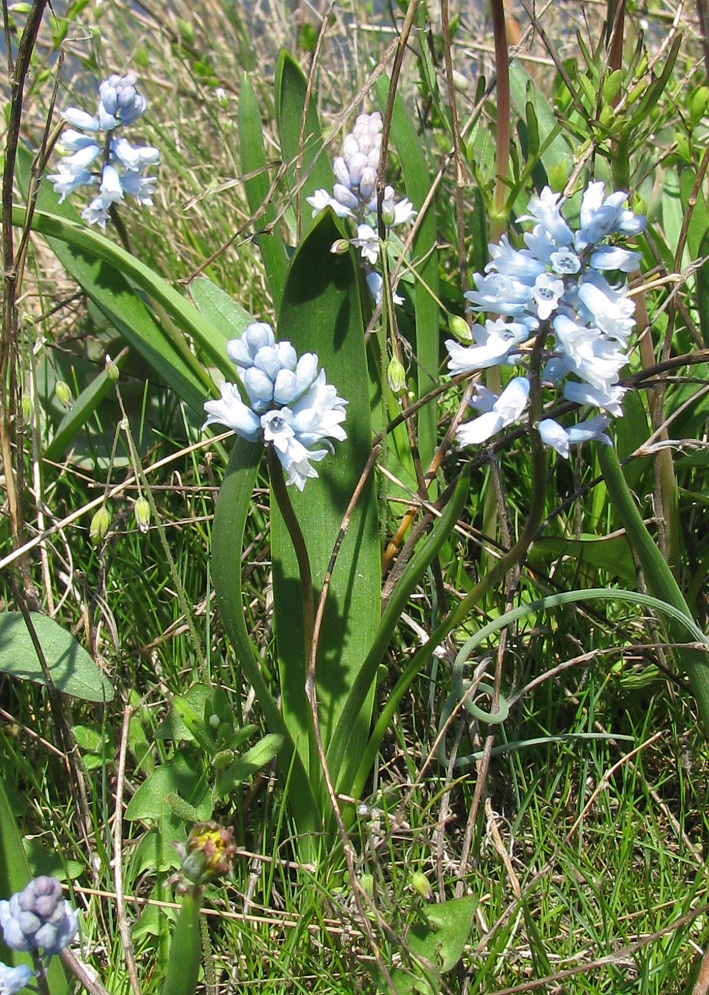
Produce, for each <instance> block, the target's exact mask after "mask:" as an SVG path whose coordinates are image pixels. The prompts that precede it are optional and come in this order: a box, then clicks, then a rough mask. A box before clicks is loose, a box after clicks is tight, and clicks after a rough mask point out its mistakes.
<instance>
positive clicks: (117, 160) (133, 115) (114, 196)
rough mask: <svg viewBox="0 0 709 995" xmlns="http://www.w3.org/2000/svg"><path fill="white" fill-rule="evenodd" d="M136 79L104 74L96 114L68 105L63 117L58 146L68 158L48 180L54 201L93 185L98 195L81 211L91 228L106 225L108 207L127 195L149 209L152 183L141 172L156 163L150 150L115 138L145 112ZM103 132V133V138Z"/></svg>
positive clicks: (156, 153)
mask: <svg viewBox="0 0 709 995" xmlns="http://www.w3.org/2000/svg"><path fill="white" fill-rule="evenodd" d="M136 83H137V79H136V77H135V76H134V75H133V74H132V73H129V74H128V75H127V76H116V75H115V74H114V75H112V76H109V77H108V79H107V80H104V81H103V83H101V85H100V86H99V101H98V110H97V112H96V114H95V115H91V114H88V113H87V112H86V111H83V110H80V109H79V108H78V107H68V108H67V109H66V110H65V111H62V115H61V116H62V117H63V118H64V120H65V121H66V122H67V124H69V125H71V128H69V129H68V130H67V131H64V132H63V133H62V136H61V138H60V143H61V145H62V147H63V148H64V149H65V150H66V151H67V152H69V153H71V154H70V155H67V156H65V157H64V158H63V159H61V160H60V162H59V165H58V166H57V172H56V173H52V174H51V175H50V176H48V177H47V178H48V179H49V181H50V182H51V183H52V184H53V185H54V189H55V191H56V192H57V193H59V194H61V197H60V199H59V203H60V204H61V203H62V201H63V200H64V199H65V198H66V197H68V196H69V194H71V193H73V192H74V191H75V190H78V189H80V188H81V187H95V186H96V185H98V195H97V196H96V197H94V199H93V200H92V201H91V203H90V204H89V206H88V207H87V208H85V209H84V211H83V212H82V215H81V216H82V217H83V219H84V220H85V221H86V222H87V223H88V224H90V225H93V224H98V225H99V226H100V227H101V228H105V227H106V222H107V221H108V219H109V211H110V208H111V205H112V204H117V203H119V202H120V201H121V200H123V198H124V197H125V196H126V195H128V196H130V197H135V199H136V200H137V201H138V203H139V204H141V205H143V204H144V205H147V206H148V207H150V206H152V203H153V201H152V197H153V194H154V193H155V186H156V183H157V180H156V179H155V177H154V176H146V175H145V171H146V170H147V169H148V168H149V167H150V166H155V165H157V163H158V162H159V161H160V153H159V151H158V150H157V149H155V148H152V147H151V146H147V145H145V146H134V145H131V144H130V142H128V141H127V140H126V139H125V138H123V137H120V136H118V135H117V134H116V132H117V130H118V129H119V128H121V127H122V126H123V125H128V124H133V122H134V121H137V120H138V118H139V117H141V116H142V115H143V114H144V113H145V110H146V107H147V102H146V100H145V97H142V96H141V95H140V94H139V93H138V92H137V91H136V88H135V87H136ZM102 133H103V134H102Z"/></svg>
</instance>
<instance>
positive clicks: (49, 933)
mask: <svg viewBox="0 0 709 995" xmlns="http://www.w3.org/2000/svg"><path fill="white" fill-rule="evenodd" d="M0 928H2V934H3V939H4V941H5V945H6V946H7V947H9V948H10V950H24V951H28V952H29V953H31V954H33V955H37V956H39V957H41V958H42V960H43V961H44V964H45V966H46V964H47V963H48V962H49V961H50V960H51V958H52V957H53V956H54V955H55V954H58V953H59V951H60V950H63V949H64V947H66V946H68V944H70V943H71V942H72V940H73V939H74V937H75V936H76V933H77V930H78V928H79V924H78V918H77V914H76V912H75V911H74V909H72V907H71V905H70V904H69V902H67V901H65V900H64V898H63V896H62V888H61V885H60V884H59V882H58V881H57V880H55V878H51V877H47V876H46V875H40V877H37V878H33V880H32V881H30V883H29V884H28V885H27V887H26V888H25V889H24V890H23V891H18V892H16V893H15V894H14V895H13V896H12V897H11V898H10V899H9V901H0ZM32 977H33V972H32V971H31V970H30V968H29V967H27V966H26V965H25V964H20V965H19V966H17V967H8V966H7V965H6V964H0V993H2V995H15V993H16V992H19V991H20V990H21V989H22V988H24V987H25V986H26V985H27V984H29V982H30V980H31V978H32Z"/></svg>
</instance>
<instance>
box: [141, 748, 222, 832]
mask: <svg viewBox="0 0 709 995" xmlns="http://www.w3.org/2000/svg"><path fill="white" fill-rule="evenodd" d="M168 795H179V796H180V798H183V799H184V800H185V801H186V802H188V803H189V804H190V805H191V806H193V807H194V809H195V810H196V811H197V812H198V813H199V818H200V819H202V820H203V819H208V818H209V814H210V812H211V802H210V798H209V788H208V786H207V782H206V781H205V779H204V777H203V775H202V774H201V773H200V770H199V764H198V763H197V762H196V756H195V753H194V751H193V750H181V751H180V752H179V753H177V754H175V756H174V757H172V759H171V760H169V761H168V762H167V763H164V764H161V765H160V767H156V768H155V770H154V771H153V773H152V774H151V775H150V776H149V777H148V778H146V780H145V781H143V783H142V784H141V785H140V787H139V788H138V790H137V791H136V793H135V794H134V795H133V797H132V798H131V800H130V801H129V802H128V806H127V808H126V812H125V818H126V819H128V821H129V822H133V821H135V820H136V819H141V820H145V821H149V822H152V821H155V822H157V821H159V820H160V819H161V818H162V817H163V816H165V815H169V814H170V813H172V812H173V811H174V810H173V807H172V806H171V805H170V802H169V801H168V800H167V799H168Z"/></svg>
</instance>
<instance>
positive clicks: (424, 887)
mask: <svg viewBox="0 0 709 995" xmlns="http://www.w3.org/2000/svg"><path fill="white" fill-rule="evenodd" d="M410 880H411V887H412V888H413V889H414V891H415V892H416V893H417V894H418V895H420V896H421V898H425V899H426V900H428V899H429V898H430V897H431V885H430V884H429V883H428V878H427V877H426V875H425V874H422V873H421V872H420V871H414V873H413V874H412V875H411V879H410Z"/></svg>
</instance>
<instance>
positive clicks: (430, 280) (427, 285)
mask: <svg viewBox="0 0 709 995" xmlns="http://www.w3.org/2000/svg"><path fill="white" fill-rule="evenodd" d="M388 93H389V80H388V79H387V78H386V77H384V76H382V77H381V78H380V79H379V80H378V81H377V96H378V98H379V103H380V105H381V107H382V109H383V108H385V107H386V102H387V98H388ZM391 138H392V142H393V143H394V145H395V146H396V149H397V152H398V153H399V161H400V163H401V172H402V175H403V177H404V186H405V187H406V195H407V197H408V198H409V200H410V201H411V203H412V204H413V205H414V207H415V208H416V210H417V211H420V210H421V206H422V205H423V203H424V201H425V200H426V197H427V196H428V193H429V191H430V189H431V176H430V173H429V169H428V163H427V161H426V156H425V155H424V151H423V147H422V144H421V140H420V138H419V136H418V135H417V134H416V129H415V128H414V125H413V121H412V120H411V115H410V113H409V111H408V110H407V108H406V106H405V104H404V102H403V100H401V99H400V98H399V96H398V95H397V96H396V98H395V100H394V108H393V113H392V121H391ZM436 239H437V231H436V216H435V213H434V210H433V208H432V207H429V208H428V210H427V212H426V216H425V217H424V219H423V221H421V223H420V225H419V229H418V232H417V234H416V237H415V239H414V241H413V243H412V246H411V254H412V256H413V258H414V260H418V262H416V263H415V265H414V272H415V273H416V274H417V276H418V279H417V280H416V330H415V341H414V343H413V346H414V355H415V357H416V358H415V376H416V380H417V394H418V396H419V397H423V396H424V395H425V394H427V393H428V392H429V391H430V390H431V389H432V388H433V387H435V385H436V384H437V382H438V363H439V354H440V333H439V327H440V314H439V307H438V301H437V299H436V298H437V297H438V295H439V287H438V252H437V250H436ZM437 413H438V408H437V404H436V403H435V402H433V403H431V404H427V405H425V406H424V407H423V408H422V409H421V411H420V412H419V414H418V418H417V428H418V446H419V454H420V456H421V462H422V464H423V467H424V470H426V469H427V468H428V466H429V465H430V462H431V458H432V457H433V452H434V449H435V447H436V441H437V436H436V417H437Z"/></svg>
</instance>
